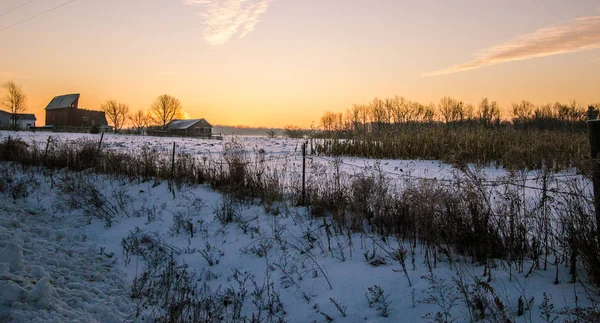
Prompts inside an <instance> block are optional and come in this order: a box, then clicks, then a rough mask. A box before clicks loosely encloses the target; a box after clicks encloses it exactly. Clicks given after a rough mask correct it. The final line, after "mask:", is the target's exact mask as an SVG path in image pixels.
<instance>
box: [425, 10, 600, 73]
mask: <svg viewBox="0 0 600 323" xmlns="http://www.w3.org/2000/svg"><path fill="white" fill-rule="evenodd" d="M593 48H600V16H591V17H582V18H577V19H574V20H571V21H569V22H566V23H563V24H559V25H555V26H551V27H547V28H541V29H538V30H536V31H535V32H533V33H530V34H525V35H522V36H519V37H517V38H515V39H513V40H512V41H509V42H507V43H504V44H500V45H498V46H493V47H490V48H488V49H485V50H483V51H480V52H478V53H476V54H475V55H476V56H477V58H476V59H474V60H472V61H470V62H467V63H464V64H459V65H454V66H450V67H448V68H445V69H443V70H439V71H434V72H429V73H425V74H423V76H435V75H445V74H452V73H457V72H463V71H469V70H473V69H477V68H481V67H484V66H490V65H496V64H501V63H506V62H512V61H520V60H525V59H531V58H535V57H544V56H551V55H557V54H564V53H571V52H578V51H582V50H588V49H593Z"/></svg>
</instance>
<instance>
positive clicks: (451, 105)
mask: <svg viewBox="0 0 600 323" xmlns="http://www.w3.org/2000/svg"><path fill="white" fill-rule="evenodd" d="M459 104H460V106H461V108H462V102H458V101H457V100H455V99H453V98H451V97H449V96H445V97H443V98H442V99H441V100H440V104H439V111H440V114H441V116H442V118H443V119H444V120H443V121H444V122H445V123H450V122H452V121H456V120H457V119H458V118H459V112H461V111H462V109H459V108H458V106H459Z"/></svg>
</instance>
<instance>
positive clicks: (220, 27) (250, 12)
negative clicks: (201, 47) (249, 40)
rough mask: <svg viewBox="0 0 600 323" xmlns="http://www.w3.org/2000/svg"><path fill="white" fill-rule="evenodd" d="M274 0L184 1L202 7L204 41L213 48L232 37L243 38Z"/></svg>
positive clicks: (254, 26)
mask: <svg viewBox="0 0 600 323" xmlns="http://www.w3.org/2000/svg"><path fill="white" fill-rule="evenodd" d="M272 1H273V0H184V4H186V5H190V6H202V7H204V8H205V11H204V12H203V13H202V16H203V17H204V19H205V20H204V25H205V26H206V29H205V31H204V41H206V42H207V43H208V44H209V45H211V46H221V45H224V44H226V43H227V42H228V41H229V40H230V39H231V38H232V37H234V36H236V35H237V36H238V37H239V38H243V37H245V36H246V35H248V34H249V33H251V32H252V31H253V30H254V28H256V25H257V24H258V23H259V22H260V16H261V15H262V14H263V13H265V12H266V11H267V9H268V8H269V5H270V4H271V2H272Z"/></svg>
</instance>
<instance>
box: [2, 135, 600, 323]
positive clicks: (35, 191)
mask: <svg viewBox="0 0 600 323" xmlns="http://www.w3.org/2000/svg"><path fill="white" fill-rule="evenodd" d="M9 136H10V140H9ZM49 136H51V138H50V139H49ZM99 141H100V135H85V134H54V133H39V132H38V133H31V132H18V133H16V132H0V157H1V158H0V159H2V160H3V162H2V163H1V164H0V199H1V200H2V202H3V203H1V205H2V207H1V208H0V237H1V240H0V249H2V248H4V250H2V251H1V252H2V255H4V256H5V257H4V258H0V263H7V265H2V266H0V269H2V270H1V271H0V274H2V276H0V277H1V279H0V286H1V287H3V288H1V289H2V292H0V293H1V294H2V297H3V298H2V299H0V320H11V319H12V320H14V321H31V320H38V321H65V320H73V319H74V318H80V319H81V318H83V319H82V321H114V322H121V321H139V320H141V319H142V318H144V319H154V320H158V321H170V320H174V321H207V322H218V321H232V322H234V321H235V322H244V321H255V322H263V321H264V322H268V321H271V322H273V321H289V322H311V321H317V322H328V321H342V322H344V321H347V322H358V321H369V322H374V321H390V322H392V321H393V322H398V321H406V322H412V321H423V320H424V321H431V322H451V321H492V322H498V321H508V322H513V321H514V322H552V321H565V320H571V321H577V320H582V321H586V320H588V321H589V320H593V319H594V318H598V316H597V315H598V314H597V311H596V307H595V306H596V303H597V298H596V292H597V286H598V282H600V274H599V273H598V271H599V269H598V264H600V262H599V261H598V259H599V257H598V255H599V252H598V246H597V243H595V241H596V240H595V239H596V236H595V234H596V224H595V221H594V219H595V218H594V214H593V206H592V203H591V199H592V188H591V184H590V181H589V179H588V178H586V177H585V176H582V175H579V174H577V172H576V171H575V170H574V169H566V170H562V171H560V172H553V171H551V170H549V169H544V168H542V169H537V170H531V171H529V170H511V171H508V170H505V169H503V168H496V167H480V166H475V165H472V164H464V165H460V166H452V165H449V164H445V163H442V162H438V161H423V160H392V159H383V160H374V159H366V158H352V157H342V158H340V157H328V156H323V155H311V154H309V155H308V156H306V160H305V162H306V167H305V169H306V172H305V173H306V174H305V181H304V183H303V181H302V177H303V176H302V169H303V167H302V162H303V157H302V153H301V146H302V144H303V143H304V142H305V140H303V139H287V138H274V139H268V138H261V137H227V138H226V139H225V140H223V141H212V140H198V139H188V138H179V139H174V138H154V137H139V136H124V135H113V134H105V135H104V137H103V141H102V143H101V145H99ZM317 144H318V143H317ZM309 145H310V143H309ZM173 147H175V154H173V150H172V149H173ZM309 151H310V149H309ZM303 187H304V189H303ZM4 260H7V261H4ZM80 264H85V265H83V266H82V265H80ZM65 268H67V270H65ZM109 291H110V292H109ZM126 296H130V297H126ZM594 315H596V316H594Z"/></svg>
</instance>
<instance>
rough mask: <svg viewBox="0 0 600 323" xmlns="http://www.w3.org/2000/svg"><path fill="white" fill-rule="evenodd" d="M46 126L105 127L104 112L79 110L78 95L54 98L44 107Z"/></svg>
mask: <svg viewBox="0 0 600 323" xmlns="http://www.w3.org/2000/svg"><path fill="white" fill-rule="evenodd" d="M46 126H52V127H53V128H59V127H81V128H84V127H93V126H98V127H107V126H108V122H107V121H106V115H105V113H104V111H94V110H86V109H80V108H79V94H67V95H60V96H57V97H54V98H53V99H52V101H50V103H48V106H46Z"/></svg>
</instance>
